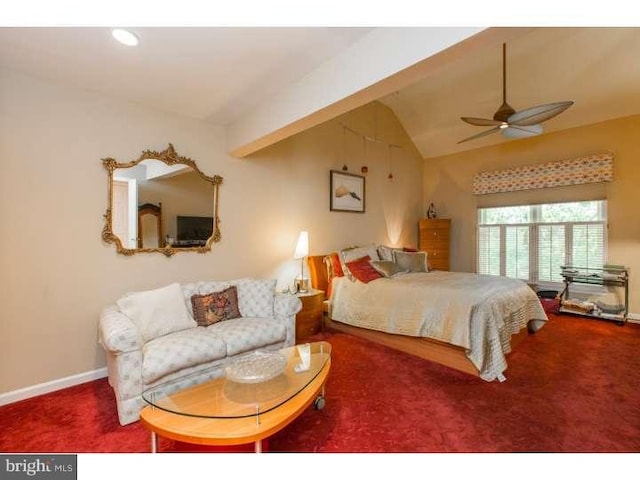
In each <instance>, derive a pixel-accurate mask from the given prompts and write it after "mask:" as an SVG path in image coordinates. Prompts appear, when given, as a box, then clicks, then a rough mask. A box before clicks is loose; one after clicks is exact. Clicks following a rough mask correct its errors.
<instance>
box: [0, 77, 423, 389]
mask: <svg viewBox="0 0 640 480" xmlns="http://www.w3.org/2000/svg"><path fill="white" fill-rule="evenodd" d="M374 119H375V121H374ZM340 121H342V122H344V123H345V124H347V125H348V126H349V127H350V128H353V129H356V130H362V131H363V133H366V134H367V135H371V136H373V135H374V127H375V129H377V135H378V137H379V138H385V139H387V140H388V141H390V142H393V143H403V144H406V143H408V142H409V141H408V139H407V137H406V135H405V133H404V131H403V130H402V128H401V127H400V125H399V123H398V122H397V121H396V119H395V117H394V116H393V115H392V114H391V113H390V112H389V111H388V110H387V109H385V108H384V107H382V106H379V105H378V106H376V107H375V108H374V107H373V106H368V107H364V108H362V109H359V110H357V111H355V112H352V113H349V114H347V115H345V116H343V117H342V118H341V119H340V120H336V121H333V122H330V123H329V124H326V125H322V126H319V127H316V128H314V129H312V130H310V131H308V132H305V133H302V134H299V135H298V136H296V137H293V138H291V139H289V140H285V141H283V142H281V143H279V144H277V145H275V146H273V147H271V148H269V149H268V150H265V151H263V152H260V153H258V154H256V155H254V156H253V157H250V158H248V159H235V158H232V157H230V156H229V155H227V154H226V145H225V132H224V130H223V129H222V128H217V127H215V126H211V125H208V124H205V123H202V122H199V121H196V120H191V119H188V118H183V117H178V116H174V115H170V114H165V113H162V112H159V111H153V110H149V109H145V108H142V107H140V106H137V105H135V104H131V103H124V102H120V101H117V100H114V99H110V98H107V97H105V96H102V95H98V94H95V93H91V92H86V91H81V90H78V89H75V88H73V87H69V86H64V85H60V84H56V83H52V82H48V81H43V80H39V79H36V78H33V77H29V76H24V75H21V74H17V73H14V72H11V71H7V70H2V69H0V162H1V166H2V170H1V172H2V174H1V175H0V219H2V232H1V235H0V282H1V284H2V289H0V292H1V293H0V295H1V297H0V304H1V305H2V309H1V310H0V352H2V353H1V355H2V361H1V362H0V394H1V393H4V392H10V391H14V390H16V389H20V388H24V387H29V386H33V385H36V384H40V383H43V382H48V381H53V380H56V379H60V378H63V377H66V376H71V375H76V374H80V373H83V372H90V371H92V370H95V369H98V368H101V367H103V366H104V365H105V361H104V355H103V352H102V351H101V349H100V347H98V345H97V343H96V340H97V338H96V324H97V319H98V314H99V311H100V309H101V308H102V307H103V306H104V305H106V304H108V303H110V302H113V301H115V300H116V299H117V298H118V297H119V296H120V295H122V294H123V293H125V292H127V291H136V290H143V289H150V288H155V287H160V286H163V285H166V284H168V283H170V282H174V281H177V282H189V281H197V280H201V279H227V278H238V277H243V276H256V277H272V278H278V279H279V281H280V286H285V285H286V284H288V283H289V282H290V281H291V280H292V278H293V276H294V275H295V274H296V273H297V272H298V269H299V265H300V264H299V262H296V261H293V260H292V259H291V257H292V255H293V250H294V247H295V242H296V239H297V236H298V233H299V231H300V230H303V229H307V230H309V233H310V243H311V253H312V254H318V253H323V252H328V251H330V250H332V249H335V248H339V247H342V246H343V245H347V244H353V243H365V242H371V241H373V242H390V239H389V238H390V237H393V240H396V243H398V244H400V243H403V244H413V245H415V243H416V225H417V220H418V218H419V216H420V214H421V212H422V208H421V194H422V178H421V171H422V159H421V158H420V157H419V155H418V154H417V153H416V151H415V150H414V149H413V147H412V146H409V147H407V148H406V149H405V150H404V151H395V152H393V159H394V161H395V163H396V165H395V166H394V174H395V179H394V181H393V182H391V183H389V182H388V181H387V179H386V176H387V159H386V148H382V144H375V145H373V144H370V145H369V151H368V153H367V158H366V160H365V159H364V158H363V150H362V148H361V146H362V144H361V142H360V141H356V140H355V139H353V138H351V139H348V140H347V141H345V139H344V137H345V135H344V129H343V128H342V126H341V124H340V123H339V122H340ZM365 130H366V131H365ZM169 142H172V143H173V144H174V146H175V148H176V150H177V151H178V153H179V154H181V155H185V156H188V157H191V158H192V159H194V160H195V161H196V162H197V163H198V165H199V167H200V168H201V169H202V170H203V171H204V173H205V174H207V175H213V174H220V175H222V176H223V177H224V183H223V184H222V186H221V188H220V218H221V231H222V240H221V242H220V243H219V244H216V245H214V247H213V250H212V252H210V253H208V254H204V255H202V254H197V253H182V254H178V255H176V256H174V257H173V258H166V257H164V256H163V255H161V254H144V255H135V256H133V257H125V256H122V255H117V254H116V253H115V249H114V247H113V246H112V245H106V244H104V243H103V242H102V240H101V236H100V234H101V231H102V227H103V214H104V212H105V208H106V204H107V174H106V170H105V169H104V168H103V167H102V163H101V161H100V159H101V158H104V157H109V156H110V157H113V158H115V159H117V160H119V161H128V160H132V159H134V158H137V156H138V155H139V154H140V152H141V151H142V150H143V149H147V148H151V149H155V150H162V149H164V148H166V146H167V144H168V143H169ZM345 151H348V157H349V158H348V159H346V160H345ZM345 161H346V162H347V164H348V165H349V170H350V171H351V172H355V171H356V170H358V171H359V169H360V166H361V165H362V164H363V163H366V164H367V165H368V167H369V174H368V175H367V178H366V181H367V183H366V191H367V197H366V202H367V203H366V209H367V211H366V213H365V214H354V213H337V212H330V211H329V193H328V190H329V170H330V169H338V168H340V167H341V166H342V164H343V163H344V162H345Z"/></svg>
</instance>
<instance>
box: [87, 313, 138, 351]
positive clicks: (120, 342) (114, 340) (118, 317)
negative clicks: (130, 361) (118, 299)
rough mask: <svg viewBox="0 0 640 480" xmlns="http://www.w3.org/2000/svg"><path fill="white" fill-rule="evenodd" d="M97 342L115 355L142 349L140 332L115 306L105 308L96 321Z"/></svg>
mask: <svg viewBox="0 0 640 480" xmlns="http://www.w3.org/2000/svg"><path fill="white" fill-rule="evenodd" d="M98 341H99V342H100V344H101V345H102V346H103V348H104V349H105V350H107V351H109V352H111V353H113V354H115V355H117V354H119V353H125V352H133V351H136V350H141V349H142V337H141V336H140V332H139V331H138V329H137V328H136V327H135V325H134V324H133V323H132V322H131V320H130V319H129V317H127V316H126V315H125V314H123V313H122V312H120V311H119V310H118V308H117V307H116V306H115V305H110V306H108V307H105V308H104V309H103V310H102V312H100V320H99V321H98Z"/></svg>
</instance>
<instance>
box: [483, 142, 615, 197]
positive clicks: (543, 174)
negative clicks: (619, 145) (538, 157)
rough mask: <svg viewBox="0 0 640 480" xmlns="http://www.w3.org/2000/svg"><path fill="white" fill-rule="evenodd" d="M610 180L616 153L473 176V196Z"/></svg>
mask: <svg viewBox="0 0 640 480" xmlns="http://www.w3.org/2000/svg"><path fill="white" fill-rule="evenodd" d="M611 180H613V153H609V152H606V153H598V154H595V155H587V156H585V157H580V158H575V159H572V160H562V161H560V162H550V163H542V164H540V165H532V166H529V167H518V168H510V169H508V170H495V171H493V172H482V173H479V174H477V175H476V176H474V177H473V193H474V194H475V195H483V194H486V193H500V192H515V191H517V190H531V189H534V188H548V187H561V186H565V185H579V184H582V183H597V182H610V181H611Z"/></svg>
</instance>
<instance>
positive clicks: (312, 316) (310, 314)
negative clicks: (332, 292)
mask: <svg viewBox="0 0 640 480" xmlns="http://www.w3.org/2000/svg"><path fill="white" fill-rule="evenodd" d="M296 297H298V298H299V299H300V301H301V302H302V310H300V311H299V312H298V314H297V315H296V343H303V342H304V341H305V340H306V339H307V337H309V336H311V335H313V334H314V333H318V332H319V331H320V330H321V329H322V313H323V312H322V308H323V301H324V292H323V291H321V290H309V291H308V292H307V293H297V294H296Z"/></svg>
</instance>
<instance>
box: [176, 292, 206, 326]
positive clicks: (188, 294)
mask: <svg viewBox="0 0 640 480" xmlns="http://www.w3.org/2000/svg"><path fill="white" fill-rule="evenodd" d="M180 287H181V288H182V295H183V296H184V304H185V305H186V306H187V310H189V315H191V318H194V321H195V317H194V316H193V306H192V305H191V297H193V296H194V295H196V294H198V293H202V292H200V291H199V290H198V284H197V283H185V284H182V285H180Z"/></svg>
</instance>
